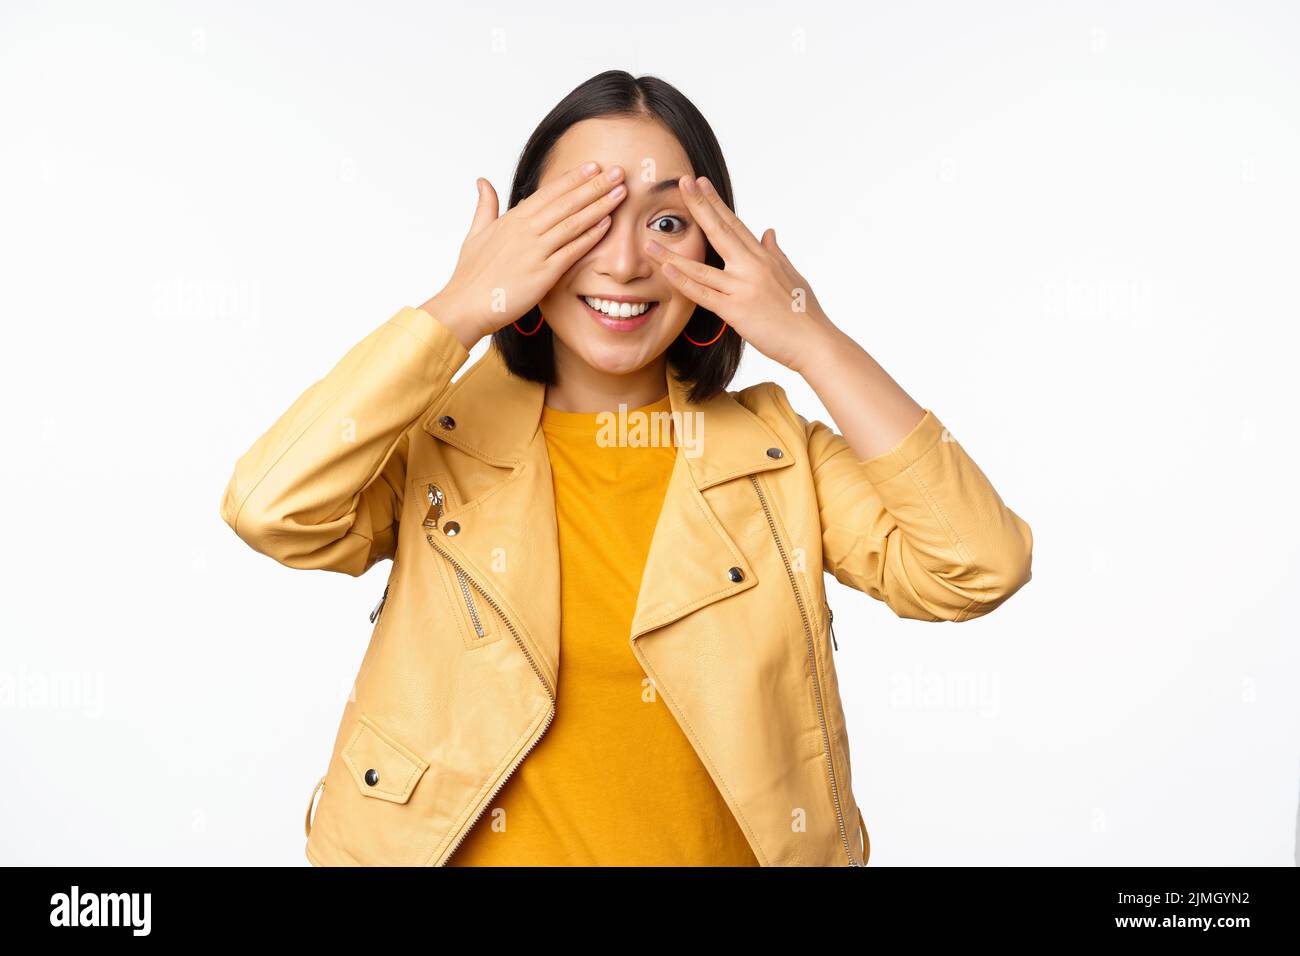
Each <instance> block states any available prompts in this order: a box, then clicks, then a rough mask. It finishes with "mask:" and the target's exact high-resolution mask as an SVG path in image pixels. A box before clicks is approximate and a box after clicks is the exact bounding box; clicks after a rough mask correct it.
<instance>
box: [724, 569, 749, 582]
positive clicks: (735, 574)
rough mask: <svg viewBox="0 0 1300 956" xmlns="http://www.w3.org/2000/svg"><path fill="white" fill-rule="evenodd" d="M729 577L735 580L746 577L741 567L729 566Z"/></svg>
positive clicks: (741, 579)
mask: <svg viewBox="0 0 1300 956" xmlns="http://www.w3.org/2000/svg"><path fill="white" fill-rule="evenodd" d="M727 577H729V578H731V580H733V581H743V580H744V579H745V572H744V571H742V570H740V568H727Z"/></svg>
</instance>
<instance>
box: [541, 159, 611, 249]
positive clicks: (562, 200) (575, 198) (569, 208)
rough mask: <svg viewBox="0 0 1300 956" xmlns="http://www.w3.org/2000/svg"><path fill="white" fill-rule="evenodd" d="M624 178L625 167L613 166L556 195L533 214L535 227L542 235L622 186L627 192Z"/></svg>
mask: <svg viewBox="0 0 1300 956" xmlns="http://www.w3.org/2000/svg"><path fill="white" fill-rule="evenodd" d="M623 178H624V174H623V167H622V166H611V167H610V168H609V169H607V170H605V172H604V173H602V174H601V175H599V176H594V177H592V178H591V179H588V180H585V181H583V182H580V183H578V184H577V185H576V186H574V187H573V188H572V189H570V190H568V191H567V192H565V193H563V194H561V195H559V196H556V197H555V198H554V199H552V200H551V201H550V202H548V203H547V204H546V205H545V206H544V207H542V208H541V209H538V210H537V212H535V213H533V214H532V216H531V217H530V218H531V219H532V222H533V224H534V228H535V229H536V230H537V233H538V234H539V235H541V234H542V233H545V232H546V231H547V230H549V229H551V228H552V227H553V226H555V224H556V223H558V222H562V221H564V220H565V219H567V218H569V217H570V216H572V215H573V214H574V213H577V212H579V211H580V210H583V209H586V208H587V207H589V206H591V205H593V204H595V203H596V202H598V201H599V200H601V199H603V198H604V197H605V196H607V195H609V194H610V193H612V192H613V191H614V190H616V189H618V188H619V187H620V186H622V187H623V191H624V192H626V191H627V186H626V185H624V183H623ZM608 211H609V210H608V209H606V210H605V212H608ZM604 214H605V213H601V214H600V215H599V216H597V217H596V219H599V218H600V216H603V215H604ZM593 221H594V220H593ZM583 228H586V227H585V226H584V227H583Z"/></svg>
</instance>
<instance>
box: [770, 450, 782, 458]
mask: <svg viewBox="0 0 1300 956" xmlns="http://www.w3.org/2000/svg"><path fill="white" fill-rule="evenodd" d="M767 457H768V458H780V457H781V449H779V448H769V449H768V450H767Z"/></svg>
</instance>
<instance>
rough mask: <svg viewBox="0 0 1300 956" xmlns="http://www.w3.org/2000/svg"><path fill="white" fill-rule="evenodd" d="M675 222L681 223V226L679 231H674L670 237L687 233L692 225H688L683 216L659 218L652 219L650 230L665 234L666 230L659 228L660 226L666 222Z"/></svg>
mask: <svg viewBox="0 0 1300 956" xmlns="http://www.w3.org/2000/svg"><path fill="white" fill-rule="evenodd" d="M674 221H675V222H678V223H681V226H680V228H678V229H674V230H673V231H672V232H670V233H669V235H673V236H675V235H677V234H679V233H682V232H685V231H686V228H687V226H689V225H690V223H688V222H687V221H686V220H685V219H683V218H682V217H681V216H658V217H657V218H655V219H652V220H651V221H650V228H651V229H654V231H655V232H663V231H664V230H662V229H659V228H657V227H658V226H659V224H660V223H664V222H674Z"/></svg>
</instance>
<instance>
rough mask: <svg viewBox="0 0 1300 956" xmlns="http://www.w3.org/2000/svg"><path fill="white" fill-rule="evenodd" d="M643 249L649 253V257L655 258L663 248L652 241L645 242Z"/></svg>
mask: <svg viewBox="0 0 1300 956" xmlns="http://www.w3.org/2000/svg"><path fill="white" fill-rule="evenodd" d="M645 248H646V251H647V252H649V253H650V254H651V255H656V256H657V255H659V253H661V252H663V251H664V247H663V246H661V245H659V243H657V242H655V241H654V240H653V239H648V240H646V244H645Z"/></svg>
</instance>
